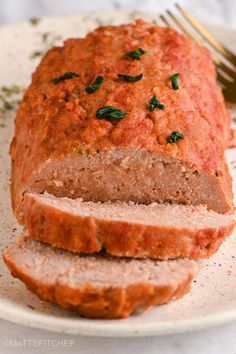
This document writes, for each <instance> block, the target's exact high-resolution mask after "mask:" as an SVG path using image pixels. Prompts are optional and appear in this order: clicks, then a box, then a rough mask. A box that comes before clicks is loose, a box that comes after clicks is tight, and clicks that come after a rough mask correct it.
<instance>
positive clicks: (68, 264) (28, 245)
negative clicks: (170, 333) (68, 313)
mask: <svg viewBox="0 0 236 354" xmlns="http://www.w3.org/2000/svg"><path fill="white" fill-rule="evenodd" d="M3 257H4V260H5V262H6V264H7V266H8V268H9V269H10V271H11V273H12V275H13V276H15V277H18V278H20V279H21V280H22V281H23V282H24V283H25V285H26V286H27V287H28V288H29V290H31V291H33V292H34V293H36V294H37V295H38V296H39V297H40V298H41V299H42V300H45V301H51V302H54V303H57V304H59V305H60V306H61V307H63V308H66V309H71V310H75V311H77V312H78V313H79V314H81V315H83V316H86V317H93V318H94V317H95V318H124V317H128V316H129V315H130V314H131V313H133V312H135V311H144V310H146V309H148V308H150V307H152V306H155V305H160V304H164V303H167V302H169V301H171V300H173V299H178V298H181V297H182V296H184V295H185V294H186V293H187V292H189V290H190V287H191V282H192V280H193V278H194V277H195V276H196V274H197V272H198V265H197V263H196V262H194V261H191V260H189V259H178V260H172V261H152V260H132V259H123V258H112V257H105V256H104V257H103V256H101V255H95V256H80V255H76V254H73V253H71V252H67V251H62V250H58V249H56V248H53V247H50V246H48V245H46V244H43V243H41V242H37V241H34V240H32V239H30V238H28V237H21V238H20V239H19V240H18V241H17V242H16V243H15V244H12V245H11V246H10V247H9V248H8V249H7V250H5V252H4V254H3Z"/></svg>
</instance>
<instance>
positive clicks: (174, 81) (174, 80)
mask: <svg viewBox="0 0 236 354" xmlns="http://www.w3.org/2000/svg"><path fill="white" fill-rule="evenodd" d="M170 79H171V83H172V88H173V89H174V90H178V89H179V73H176V74H174V75H172V76H171V78H170Z"/></svg>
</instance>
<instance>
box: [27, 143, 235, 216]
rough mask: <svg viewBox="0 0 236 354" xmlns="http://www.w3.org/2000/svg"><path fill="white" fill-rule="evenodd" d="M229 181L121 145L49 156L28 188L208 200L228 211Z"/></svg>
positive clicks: (148, 199) (108, 197)
mask: <svg viewBox="0 0 236 354" xmlns="http://www.w3.org/2000/svg"><path fill="white" fill-rule="evenodd" d="M223 185H224V176H223V177H218V178H217V177H216V176H215V174H213V175H210V174H208V173H205V172H204V171H198V170H196V169H194V168H190V167H189V166H188V165H187V164H185V163H184V162H183V161H181V160H179V159H175V158H173V157H168V156H167V155H163V154H162V153H157V152H156V153H151V152H148V151H145V150H142V149H122V148H120V149H113V150H110V151H107V152H99V153H96V154H91V155H87V154H83V155H80V154H76V155H71V156H67V157H64V158H60V159H53V160H51V159H50V160H47V161H46V162H45V163H44V164H43V165H41V166H40V169H39V170H37V171H36V172H35V173H34V174H33V175H32V177H31V181H30V184H29V185H28V187H27V190H28V191H31V192H39V193H42V192H45V191H47V192H49V193H51V194H54V195H55V196H59V197H63V196H64V197H69V198H83V199H84V200H87V201H101V202H106V201H117V200H119V201H124V202H127V201H133V202H136V203H143V204H149V203H152V202H165V201H168V202H174V203H180V204H187V205H190V204H192V205H199V204H205V205H207V207H208V209H212V210H215V211H217V212H219V213H225V212H228V211H230V210H231V209H232V201H231V198H230V195H227V193H226V192H225V191H224V188H223ZM229 194H230V193H229Z"/></svg>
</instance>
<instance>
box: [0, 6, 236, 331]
mask: <svg viewBox="0 0 236 354" xmlns="http://www.w3.org/2000/svg"><path fill="white" fill-rule="evenodd" d="M135 16H137V14H134V13H131V14H130V13H129V14H127V13H124V12H115V13H114V12H113V13H105V14H95V13H94V14H89V15H77V16H70V17H60V18H59V17H55V18H45V19H43V20H41V21H40V22H39V23H38V24H36V25H32V24H31V23H29V22H25V23H20V24H14V25H10V26H6V27H2V28H0V43H1V55H0V95H1V94H3V96H4V98H5V99H7V100H8V101H10V103H11V105H12V104H13V105H14V101H15V100H16V99H17V98H18V96H17V95H15V94H14V93H13V94H11V95H10V96H7V95H8V92H7V91H6V90H5V91H4V90H3V91H4V92H1V87H2V86H8V87H9V86H11V85H14V84H16V85H19V86H21V87H23V88H24V87H26V86H27V84H28V83H29V81H30V75H31V72H32V71H33V70H34V68H35V66H36V65H37V64H38V62H39V60H40V57H39V56H37V55H38V54H39V53H38V54H37V52H38V51H42V50H43V51H44V50H46V49H48V47H50V46H52V45H53V44H55V43H56V44H60V43H61V40H62V38H67V37H71V36H74V37H78V36H83V35H85V33H86V32H88V31H89V30H92V29H93V28H95V27H97V26H98V25H100V24H101V23H112V24H117V23H122V22H129V21H130V20H133V18H134V17H135ZM139 16H140V15H139ZM142 17H143V18H145V19H147V20H153V19H154V18H155V16H154V15H150V14H142ZM210 29H211V30H212V31H213V32H215V33H216V34H217V35H218V36H220V37H221V38H222V40H224V41H225V42H227V44H228V45H229V46H230V47H234V48H236V32H235V31H233V30H230V29H227V28H220V29H219V28H218V27H210ZM32 56H33V57H34V58H32ZM5 105H6V104H5ZM7 106H9V105H7ZM1 107H3V102H2V101H1V98H0V110H1ZM6 108H7V107H5V112H3V113H0V114H1V116H0V139H1V145H0V166H1V168H0V173H1V205H0V208H1V210H0V217H1V224H2V226H1V228H0V241H1V248H2V249H3V248H4V247H5V246H6V245H7V244H8V243H9V242H11V241H13V240H14V239H15V237H16V236H17V235H18V234H19V233H20V231H21V230H20V227H19V226H18V225H17V224H16V222H15V220H14V217H13V216H12V213H11V210H10V197H9V170H10V161H9V157H8V149H9V142H10V140H11V136H12V126H13V118H14V114H15V112H14V109H9V110H6ZM8 108H10V107H8ZM228 160H229V162H230V166H231V171H232V174H233V175H235V172H236V170H234V168H233V167H234V164H232V163H231V162H232V161H233V160H236V150H235V149H234V150H231V151H228ZM235 167H236V164H235ZM235 177H236V176H235ZM235 181H236V178H235ZM235 186H236V185H235ZM235 190H236V188H235ZM0 262H1V263H0V318H2V319H5V320H9V321H12V322H16V323H19V324H24V325H28V326H31V327H36V328H42V329H47V330H52V331H56V332H64V333H77V334H84V335H91V336H113V337H122V336H147V335H161V334H167V333H176V332H184V331H190V330H191V331H192V330H196V329H200V328H204V327H209V326H213V325H217V324H221V323H224V322H227V321H230V320H233V319H236V240H235V237H234V236H232V237H231V238H230V239H229V240H227V241H226V242H225V243H224V244H223V246H222V247H221V249H220V251H219V252H218V254H217V255H215V256H214V257H212V258H211V259H210V260H209V261H202V262H201V271H200V274H199V276H198V278H197V280H196V282H194V284H193V289H192V292H191V294H189V295H187V296H185V297H184V298H183V299H181V300H178V301H174V302H172V303H171V304H168V305H163V306H160V307H158V308H155V309H153V310H151V311H149V312H147V313H145V314H143V315H139V316H133V317H131V318H129V319H125V320H113V321H104V320H89V319H84V318H80V317H78V316H76V315H74V314H72V313H70V312H68V311H63V310H60V309H59V308H58V307H56V306H53V305H50V304H47V303H44V302H42V301H40V300H39V299H38V298H37V297H36V296H35V295H33V294H31V293H30V292H29V291H28V290H27V289H26V288H25V286H24V285H23V284H22V283H21V282H20V281H19V280H15V279H13V278H12V277H11V276H10V275H9V273H8V271H7V269H6V267H5V266H4V264H3V263H2V260H0Z"/></svg>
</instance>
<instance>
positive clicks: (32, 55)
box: [30, 50, 44, 59]
mask: <svg viewBox="0 0 236 354" xmlns="http://www.w3.org/2000/svg"><path fill="white" fill-rule="evenodd" d="M43 54H44V53H43V51H40V50H36V51H35V52H33V53H32V54H31V56H30V59H34V58H38V57H41V56H42V55H43Z"/></svg>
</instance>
